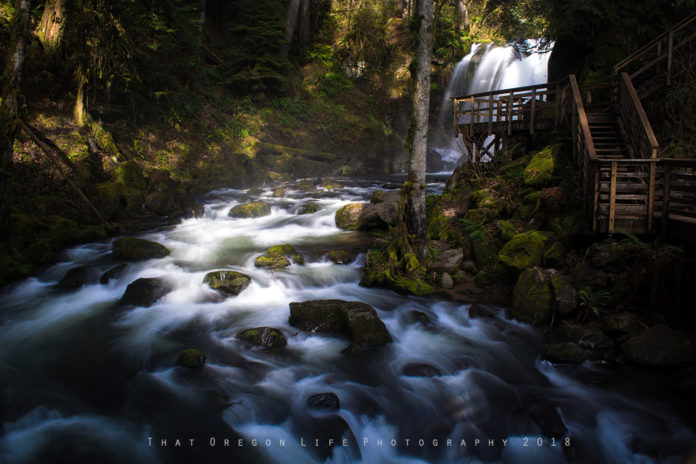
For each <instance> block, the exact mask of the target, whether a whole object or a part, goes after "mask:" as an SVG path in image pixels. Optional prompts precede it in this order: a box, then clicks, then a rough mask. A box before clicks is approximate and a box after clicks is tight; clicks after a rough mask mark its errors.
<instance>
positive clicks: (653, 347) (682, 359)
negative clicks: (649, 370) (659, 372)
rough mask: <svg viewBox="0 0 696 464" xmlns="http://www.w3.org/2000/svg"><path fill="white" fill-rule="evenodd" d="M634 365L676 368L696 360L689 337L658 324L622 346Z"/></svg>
mask: <svg viewBox="0 0 696 464" xmlns="http://www.w3.org/2000/svg"><path fill="white" fill-rule="evenodd" d="M621 349H622V351H623V352H624V354H625V355H626V357H627V358H628V359H629V360H630V361H631V362H633V363H635V364H639V365H642V366H649V367H674V366H680V365H685V364H687V363H690V362H692V361H693V360H694V359H696V356H695V354H696V352H695V351H694V347H693V345H692V343H691V341H690V340H689V338H688V337H686V336H685V335H683V334H682V333H680V332H677V331H676V330H674V329H670V328H669V327H667V326H666V325H664V324H658V325H656V326H653V327H651V328H649V329H648V330H646V331H645V332H643V333H641V334H640V335H636V336H634V337H632V338H630V339H628V340H627V341H625V342H624V343H623V344H622V345H621Z"/></svg>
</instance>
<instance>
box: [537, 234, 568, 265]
mask: <svg viewBox="0 0 696 464" xmlns="http://www.w3.org/2000/svg"><path fill="white" fill-rule="evenodd" d="M567 254H568V252H567V250H566V247H565V246H564V245H563V243H562V242H559V241H556V242H553V243H552V244H551V245H549V246H548V247H547V248H546V250H544V257H543V259H542V261H543V264H544V266H546V267H551V268H554V269H562V268H563V267H564V266H565V264H566V255H567Z"/></svg>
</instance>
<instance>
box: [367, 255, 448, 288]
mask: <svg viewBox="0 0 696 464" xmlns="http://www.w3.org/2000/svg"><path fill="white" fill-rule="evenodd" d="M424 276H425V268H424V267H423V266H422V265H421V264H420V262H419V261H418V258H416V257H415V256H413V255H410V256H406V257H403V258H402V259H399V258H398V257H397V254H396V253H395V252H393V251H391V252H390V251H382V250H370V251H368V253H367V258H366V260H365V269H364V271H363V275H362V277H361V279H360V285H363V286H365V287H385V288H389V289H392V290H395V291H397V292H399V293H405V294H412V295H416V296H424V295H429V294H430V293H432V292H433V291H434V289H433V287H432V286H431V285H430V284H428V283H427V282H425V280H423V277H424Z"/></svg>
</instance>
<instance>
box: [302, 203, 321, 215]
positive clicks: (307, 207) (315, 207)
mask: <svg viewBox="0 0 696 464" xmlns="http://www.w3.org/2000/svg"><path fill="white" fill-rule="evenodd" d="M319 211H321V206H319V204H318V203H317V202H315V201H308V202H307V203H305V204H303V205H302V206H300V208H299V209H298V210H297V214H314V213H316V212H319Z"/></svg>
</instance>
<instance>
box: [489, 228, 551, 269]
mask: <svg viewBox="0 0 696 464" xmlns="http://www.w3.org/2000/svg"><path fill="white" fill-rule="evenodd" d="M548 241H549V236H548V234H545V233H543V232H539V231H536V230H530V231H529V232H523V233H521V234H517V235H515V236H514V237H513V238H512V240H510V241H509V242H507V243H506V244H505V246H503V249H502V250H500V253H498V259H499V260H500V262H502V263H503V264H505V265H506V266H507V267H510V268H512V269H516V270H518V271H521V270H523V269H526V268H528V267H532V266H539V265H541V261H542V257H543V255H544V248H545V247H546V243H547V242H548Z"/></svg>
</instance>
